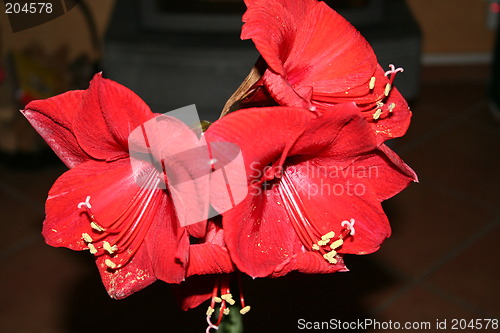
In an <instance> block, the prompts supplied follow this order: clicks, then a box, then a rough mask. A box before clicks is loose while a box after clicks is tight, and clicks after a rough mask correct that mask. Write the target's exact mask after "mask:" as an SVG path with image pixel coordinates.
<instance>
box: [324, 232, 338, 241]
mask: <svg viewBox="0 0 500 333" xmlns="http://www.w3.org/2000/svg"><path fill="white" fill-rule="evenodd" d="M333 237H335V233H334V232H333V231H330V232H329V233H326V234H324V235H323V236H321V240H330V239H332V238H333Z"/></svg>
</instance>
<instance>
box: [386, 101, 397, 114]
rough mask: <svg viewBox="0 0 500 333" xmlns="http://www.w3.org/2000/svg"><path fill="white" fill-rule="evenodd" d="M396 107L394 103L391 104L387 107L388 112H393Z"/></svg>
mask: <svg viewBox="0 0 500 333" xmlns="http://www.w3.org/2000/svg"><path fill="white" fill-rule="evenodd" d="M395 107H396V103H391V104H390V105H389V107H388V109H389V112H392V111H393V110H394V108H395Z"/></svg>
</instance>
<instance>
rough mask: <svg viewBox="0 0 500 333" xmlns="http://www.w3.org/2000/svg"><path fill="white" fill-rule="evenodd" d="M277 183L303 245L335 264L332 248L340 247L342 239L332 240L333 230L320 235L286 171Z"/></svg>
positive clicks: (334, 253) (334, 252)
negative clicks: (329, 245)
mask: <svg viewBox="0 0 500 333" xmlns="http://www.w3.org/2000/svg"><path fill="white" fill-rule="evenodd" d="M279 185H280V186H278V190H279V193H280V196H281V198H282V201H283V205H284V207H285V208H286V210H287V213H288V216H289V217H290V221H291V224H292V226H293V228H294V229H295V232H296V234H297V236H298V238H299V239H300V241H301V242H302V244H303V247H304V248H308V249H310V250H312V251H318V252H319V253H320V254H321V255H322V256H323V258H325V260H327V261H328V262H329V263H331V264H336V263H337V259H336V258H334V257H335V255H336V254H337V252H336V251H335V250H334V249H337V248H338V247H340V246H341V245H342V244H343V241H342V240H340V239H336V240H333V241H332V239H333V238H334V237H335V232H333V231H329V232H328V233H326V234H324V235H321V233H320V232H319V231H318V228H317V227H316V226H315V225H314V223H313V221H311V220H310V219H309V218H308V216H307V212H306V211H305V209H304V204H303V202H302V200H301V198H300V195H299V194H298V192H297V190H296V189H295V187H294V185H293V183H292V181H291V179H290V176H289V175H288V174H287V173H286V172H284V173H283V177H282V178H281V180H280V183H279ZM339 238H342V235H340V236H339ZM329 243H332V245H331V246H333V247H332V248H328V247H327V245H328V244H329Z"/></svg>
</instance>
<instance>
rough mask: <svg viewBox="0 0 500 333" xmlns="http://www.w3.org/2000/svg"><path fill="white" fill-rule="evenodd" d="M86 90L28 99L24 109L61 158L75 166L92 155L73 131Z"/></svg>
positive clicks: (27, 116)
mask: <svg viewBox="0 0 500 333" xmlns="http://www.w3.org/2000/svg"><path fill="white" fill-rule="evenodd" d="M83 94H84V91H83V90H75V91H69V92H67V93H64V94H61V95H58V96H55V97H52V98H49V99H45V100H37V101H33V102H31V103H29V104H28V105H27V106H26V108H25V109H24V110H23V111H21V112H22V113H23V115H24V116H25V117H26V119H28V121H29V122H30V123H31V125H32V126H33V127H34V128H35V129H36V131H37V132H38V133H39V134H40V135H41V136H42V137H43V138H44V139H45V141H46V142H47V143H48V145H49V146H50V147H51V148H52V149H53V150H54V152H55V153H56V154H57V156H59V158H60V159H61V160H62V161H63V162H64V163H65V164H66V165H67V166H68V167H69V168H72V167H74V166H76V165H78V164H80V163H82V162H85V161H87V160H88V159H89V156H88V155H87V154H86V153H85V152H84V151H83V150H82V149H81V148H80V146H79V145H78V142H77V140H76V137H75V135H74V133H73V122H74V118H75V115H76V114H77V113H78V112H79V111H80V110H81V107H82V105H81V104H82V98H83Z"/></svg>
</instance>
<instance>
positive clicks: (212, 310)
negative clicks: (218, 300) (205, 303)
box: [207, 306, 215, 317]
mask: <svg viewBox="0 0 500 333" xmlns="http://www.w3.org/2000/svg"><path fill="white" fill-rule="evenodd" d="M214 312H215V309H214V308H213V307H211V306H209V307H208V309H207V317H210V316H211V315H212V314H213V313H214Z"/></svg>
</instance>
